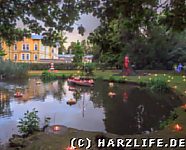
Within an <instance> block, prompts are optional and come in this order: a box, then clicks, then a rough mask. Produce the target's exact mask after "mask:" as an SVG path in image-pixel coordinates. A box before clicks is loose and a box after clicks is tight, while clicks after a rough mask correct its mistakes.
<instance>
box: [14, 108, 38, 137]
mask: <svg viewBox="0 0 186 150" xmlns="http://www.w3.org/2000/svg"><path fill="white" fill-rule="evenodd" d="M37 113H38V111H36V110H35V109H33V110H32V111H31V112H29V111H27V112H26V113H25V114H24V117H23V118H22V119H20V120H19V124H18V126H17V127H18V128H19V132H20V133H22V134H24V135H29V134H33V132H35V131H38V130H39V121H40V119H39V117H38V114H37Z"/></svg>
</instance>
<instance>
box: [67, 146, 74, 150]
mask: <svg viewBox="0 0 186 150" xmlns="http://www.w3.org/2000/svg"><path fill="white" fill-rule="evenodd" d="M74 149H76V148H73V147H71V146H69V147H67V148H66V150H74Z"/></svg>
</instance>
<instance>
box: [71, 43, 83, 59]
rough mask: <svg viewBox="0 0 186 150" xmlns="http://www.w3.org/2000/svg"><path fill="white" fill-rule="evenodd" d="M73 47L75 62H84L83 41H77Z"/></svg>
mask: <svg viewBox="0 0 186 150" xmlns="http://www.w3.org/2000/svg"><path fill="white" fill-rule="evenodd" d="M71 48H72V53H73V54H74V55H75V56H74V60H73V62H74V63H79V62H82V58H83V55H84V51H83V47H82V45H81V43H80V42H79V41H77V43H75V44H74V45H73V46H72V47H71Z"/></svg>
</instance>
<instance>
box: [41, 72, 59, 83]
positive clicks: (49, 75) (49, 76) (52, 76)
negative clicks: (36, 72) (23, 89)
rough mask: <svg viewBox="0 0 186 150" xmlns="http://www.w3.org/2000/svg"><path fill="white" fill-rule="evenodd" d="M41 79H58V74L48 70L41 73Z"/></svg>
mask: <svg viewBox="0 0 186 150" xmlns="http://www.w3.org/2000/svg"><path fill="white" fill-rule="evenodd" d="M41 79H42V80H43V81H51V80H55V79H57V76H56V75H55V74H54V73H51V72H48V71H44V72H42V74H41Z"/></svg>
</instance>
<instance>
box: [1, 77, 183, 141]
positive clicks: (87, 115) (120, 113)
mask: <svg viewBox="0 0 186 150" xmlns="http://www.w3.org/2000/svg"><path fill="white" fill-rule="evenodd" d="M18 89H19V90H20V91H21V93H23V97H21V98H15V97H14V93H15V92H16V90H18ZM108 93H115V94H114V95H112V96H109V94H108ZM69 99H75V100H76V101H77V103H76V104H74V105H68V104H67V101H68V100H69ZM178 105H180V101H179V99H178V97H176V96H175V95H173V94H167V95H156V94H153V93H151V92H149V91H147V90H145V89H140V88H139V87H137V86H129V85H124V84H113V83H107V82H103V81H97V82H96V83H95V86H94V87H91V88H90V87H79V86H73V85H68V84H67V82H66V81H63V80H57V81H54V82H50V83H42V82H41V80H40V79H37V78H33V79H29V80H28V81H24V82H20V81H19V82H16V81H15V82H14V83H12V82H0V141H2V142H5V141H7V140H8V138H9V137H10V136H11V134H13V133H17V132H18V131H17V128H16V125H17V123H18V120H19V118H22V117H23V114H24V113H25V112H26V111H27V110H30V111H31V110H32V109H33V108H36V110H38V111H39V117H40V118H41V125H43V123H44V122H43V121H44V118H45V117H51V118H52V120H51V125H52V124H61V125H65V126H68V127H72V128H76V129H81V130H87V131H101V132H111V133H115V134H121V135H123V134H136V133H142V132H144V131H153V130H157V129H158V127H159V124H160V121H162V120H164V119H166V117H167V116H168V115H169V114H170V111H171V110H173V108H174V107H176V106H178Z"/></svg>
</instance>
